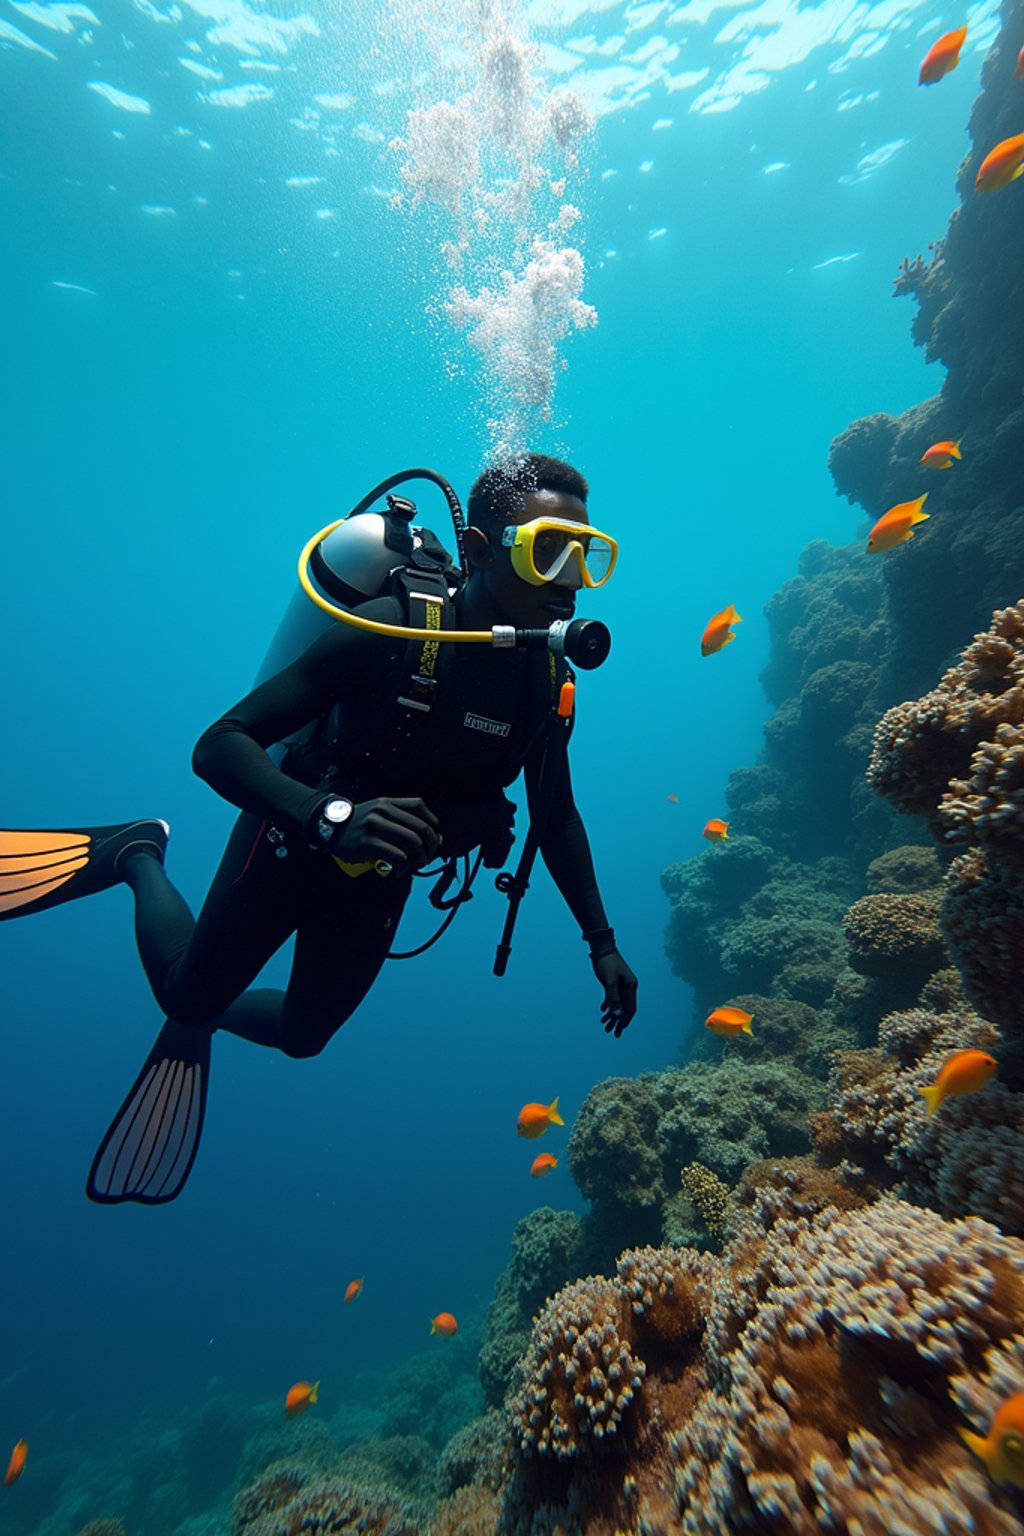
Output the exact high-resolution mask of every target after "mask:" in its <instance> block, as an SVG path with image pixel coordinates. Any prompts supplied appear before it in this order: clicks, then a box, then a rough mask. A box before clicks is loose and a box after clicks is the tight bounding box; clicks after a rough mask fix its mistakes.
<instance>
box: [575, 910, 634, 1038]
mask: <svg viewBox="0 0 1024 1536" xmlns="http://www.w3.org/2000/svg"><path fill="white" fill-rule="evenodd" d="M583 937H584V938H585V939H586V940H587V943H588V944H589V945H590V963H591V965H592V966H593V968H594V975H595V976H596V977H597V979H598V981H599V982H600V983H601V985H602V987H603V988H604V1001H603V1002H602V1004H601V1022H602V1024H603V1025H604V1030H605V1034H606V1035H607V1034H613V1035H614V1036H615V1038H616V1040H617V1039H618V1038H619V1036H620V1035H621V1034H622V1032H623V1030H624V1029H627V1028H628V1027H629V1024H630V1021H631V1020H632V1018H633V1016H634V1014H635V1013H636V989H637V979H636V977H635V976H634V975H633V972H632V971H631V970H630V968H629V966H628V965H627V964H626V962H625V960H623V958H622V956H621V955H620V954H619V952H618V950H617V949H616V948H615V934H614V931H613V930H612V929H611V928H596V929H594V930H593V931H592V932H591V933H585V934H584V935H583Z"/></svg>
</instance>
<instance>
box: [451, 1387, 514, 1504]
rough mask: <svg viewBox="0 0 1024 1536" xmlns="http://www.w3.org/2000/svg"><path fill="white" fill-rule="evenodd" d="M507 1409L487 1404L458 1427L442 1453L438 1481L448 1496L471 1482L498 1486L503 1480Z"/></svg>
mask: <svg viewBox="0 0 1024 1536" xmlns="http://www.w3.org/2000/svg"><path fill="white" fill-rule="evenodd" d="M505 1434H506V1420H505V1415H504V1412H503V1411H502V1410H501V1409H498V1408H488V1409H487V1411H486V1413H482V1414H481V1415H480V1417H479V1418H476V1419H471V1420H470V1422H469V1423H468V1424H464V1425H463V1426H462V1428H461V1429H459V1430H457V1431H456V1432H455V1434H454V1435H453V1436H452V1438H451V1439H450V1440H449V1442H448V1444H447V1445H446V1446H445V1448H444V1451H443V1452H442V1454H441V1461H440V1465H439V1467H438V1483H439V1485H440V1489H441V1493H442V1494H443V1495H444V1496H445V1497H448V1496H450V1495H451V1494H453V1493H456V1492H458V1490H459V1489H460V1488H464V1487H465V1486H466V1485H467V1484H468V1483H476V1484H478V1485H479V1486H481V1487H484V1488H489V1489H491V1490H495V1489H497V1488H499V1487H500V1486H501V1483H502V1480H503V1479H502V1469H503V1449H504V1441H505Z"/></svg>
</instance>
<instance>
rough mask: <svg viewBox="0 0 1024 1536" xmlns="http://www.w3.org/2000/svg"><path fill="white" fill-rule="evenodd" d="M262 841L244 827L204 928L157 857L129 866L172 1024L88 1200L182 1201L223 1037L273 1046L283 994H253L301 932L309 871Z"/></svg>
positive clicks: (256, 829)
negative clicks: (300, 909) (301, 901)
mask: <svg viewBox="0 0 1024 1536" xmlns="http://www.w3.org/2000/svg"><path fill="white" fill-rule="evenodd" d="M263 833H264V828H263V827H262V826H261V824H260V823H259V821H258V820H257V818H255V817H253V816H243V817H241V818H240V820H239V822H238V823H237V824H236V826H235V829H234V832H233V833H232V835H231V838H230V839H229V842H228V846H227V849H226V851H225V854H224V857H223V859H222V860H221V863H220V868H219V869H218V871H217V874H216V876H215V877H214V881H213V884H212V886H211V887H210V892H209V895H208V896H207V898H206V901H205V903H204V904H203V910H202V912H201V913H200V914H199V921H198V922H195V921H194V920H193V918H192V914H191V912H190V911H189V909H188V907H187V906H186V905H185V902H184V901H183V900H182V898H181V897H180V896H179V894H178V892H177V891H176V890H175V889H174V887H173V886H172V885H171V883H170V881H169V880H168V879H167V876H166V875H165V874H164V871H163V868H162V866H161V864H160V863H159V862H158V860H157V859H155V858H153V857H152V856H151V855H149V854H147V853H142V852H139V853H137V854H136V855H135V856H132V857H125V858H124V859H123V860H122V863H123V865H124V871H123V875H124V879H125V880H126V881H127V882H128V883H129V884H130V886H131V888H132V891H133V892H134V895H135V900H136V930H137V933H138V938H139V953H140V955H141V956H142V959H143V963H144V965H145V968H146V973H147V976H148V977H149V980H150V984H151V985H152V988H153V992H154V995H155V996H156V998H157V1000H158V1001H159V1002H160V1003H162V1004H163V1006H164V1008H165V1009H166V1011H167V1012H168V1013H169V1014H170V1015H171V1017H170V1018H168V1020H167V1022H166V1023H165V1024H164V1027H163V1029H162V1030H161V1031H160V1033H159V1035H158V1036H157V1039H156V1043H155V1045H154V1046H153V1049H152V1050H151V1051H150V1053H149V1055H148V1056H147V1057H146V1060H145V1062H144V1063H143V1066H142V1070H141V1072H140V1073H139V1075H138V1077H137V1078H136V1079H135V1082H134V1083H133V1085H132V1087H131V1089H130V1090H129V1092H128V1095H127V1097H126V1098H125V1099H124V1100H123V1102H122V1104H121V1107H120V1109H119V1110H118V1111H117V1114H116V1115H115V1116H114V1119H113V1120H112V1122H111V1124H110V1127H109V1129H108V1130H107V1133H106V1135H105V1136H104V1138H103V1140H102V1142H101V1143H100V1146H99V1150H98V1151H97V1153H96V1156H95V1158H94V1159H93V1163H92V1167H91V1169H90V1171H89V1179H88V1183H87V1185H86V1190H87V1193H88V1195H89V1198H90V1199H91V1200H95V1201H99V1202H100V1203H102V1204H122V1203H124V1202H126V1201H135V1202H139V1203H141V1204H146V1205H161V1204H164V1203H166V1202H167V1201H169V1200H174V1199H175V1198H176V1197H177V1196H178V1195H179V1194H180V1192H181V1190H182V1189H183V1188H184V1185H185V1181H186V1180H187V1178H188V1176H189V1173H190V1172H191V1169H192V1165H193V1163H194V1162H195V1158H196V1154H197V1152H198V1150H199V1140H200V1136H201V1135H202V1128H203V1117H204V1113H205V1109H206V1097H207V1090H208V1085H209V1077H210V1038H211V1036H212V1034H213V1031H214V1029H216V1028H228V1029H232V1030H234V1031H235V1032H236V1033H239V1034H244V1035H246V1036H247V1038H249V1039H252V1040H257V1041H259V1042H260V1043H263V1044H272V1043H273V1038H272V1037H273V1035H274V1033H275V1031H276V1024H277V1019H278V1016H279V1014H280V1010H281V996H282V994H281V993H279V992H255V993H253V992H249V993H246V992H245V991H244V989H245V987H246V986H247V985H248V983H249V982H250V981H251V980H252V979H253V977H254V976H255V975H256V974H257V973H258V972H259V971H260V969H261V968H262V966H263V965H264V963H265V962H266V961H267V960H268V959H269V958H270V956H271V955H272V954H273V953H274V952H275V950H277V949H278V948H280V946H281V944H283V943H284V941H285V940H286V939H287V938H288V936H289V934H290V933H291V932H292V931H293V929H294V927H295V917H294V915H292V914H293V913H294V910H295V908H294V892H295V888H296V878H297V880H298V884H299V887H300V888H301V886H302V884H303V880H302V871H301V870H296V869H295V868H294V867H293V869H292V870H291V871H289V872H288V873H286V872H285V871H284V870H283V869H282V868H281V864H282V863H284V862H285V861H283V860H276V859H267V858H264V857H263V852H264V850H267V852H268V853H269V852H270V850H269V845H268V844H267V841H266V838H265V836H264V835H263ZM298 852H299V858H297V859H296V860H295V861H294V863H295V864H298V863H299V862H300V860H301V857H302V855H303V854H304V850H299V851H298ZM239 993H243V994H244V995H243V996H241V997H239ZM236 999H237V1001H236ZM225 1010H226V1011H225Z"/></svg>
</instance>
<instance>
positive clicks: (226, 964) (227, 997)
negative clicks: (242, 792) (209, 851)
mask: <svg viewBox="0 0 1024 1536" xmlns="http://www.w3.org/2000/svg"><path fill="white" fill-rule="evenodd" d="M264 833H265V827H264V825H263V824H262V823H261V822H260V820H259V818H258V817H256V816H252V815H249V814H247V813H245V814H243V815H242V816H240V817H239V819H238V821H237V822H236V823H235V827H234V830H233V831H232V833H231V837H230V838H229V840H228V845H227V848H226V849H225V851H224V856H223V858H222V859H221V862H220V866H219V868H218V870H217V873H216V875H215V876H214V878H213V883H212V884H211V886H210V890H209V893H208V895H207V897H206V900H205V902H204V903H203V908H202V911H201V912H200V914H199V919H198V921H196V920H195V919H194V918H193V917H192V914H191V912H190V911H189V909H188V906H187V905H186V903H185V902H184V900H183V899H182V897H181V896H180V895H179V893H178V892H177V891H176V890H175V888H174V886H173V885H172V884H171V882H170V880H169V879H168V878H167V874H166V872H165V871H164V868H163V866H162V865H161V864H160V863H159V862H158V860H156V859H154V858H151V857H149V856H148V855H147V854H145V853H139V854H138V855H137V856H136V857H128V858H125V859H124V860H122V868H123V876H124V879H125V882H126V883H127V884H128V885H130V886H131V889H132V892H133V893H134V896H135V931H136V937H137V940H138V947H139V956H140V958H141V960H142V964H143V967H144V969H145V972H146V976H147V978H148V980H149V984H150V987H151V988H152V990H153V996H154V997H155V998H156V1000H157V1002H158V1003H159V1004H160V1006H161V1008H163V1010H164V1012H165V1013H167V1014H168V1015H169V1016H170V1017H171V1018H173V1019H175V1020H176V1021H177V1022H179V1023H181V1024H189V1025H207V1026H211V1027H214V1028H217V1029H228V1030H230V1031H231V1032H232V1033H233V1034H240V1035H243V1036H244V1037H245V1038H247V1039H251V1040H255V1041H256V1042H257V1043H259V1044H269V1043H271V1042H270V1039H269V1038H268V1037H269V1035H270V1034H272V1033H273V1028H274V1023H275V1019H276V1012H277V1010H278V1008H279V1006H280V999H281V994H280V993H278V992H263V991H257V992H254V993H249V994H247V995H246V997H245V999H243V998H242V996H241V994H243V993H244V992H245V989H246V987H247V986H248V985H249V983H250V982H251V981H252V980H253V979H254V978H255V977H256V976H257V975H258V974H259V972H260V971H261V970H262V969H263V966H264V965H265V964H266V962H267V961H268V960H269V959H270V957H271V956H272V955H273V954H275V953H276V951H277V950H278V949H280V947H281V945H282V944H283V943H284V942H285V940H286V939H287V938H288V937H289V935H290V934H292V933H293V932H294V931H295V927H296V923H297V919H298V912H299V910H301V905H300V906H299V907H298V908H297V906H296V902H297V900H300V896H301V889H302V883H303V875H304V873H305V871H304V869H299V868H298V867H297V866H298V865H299V864H300V863H301V864H303V865H305V864H306V862H307V860H306V857H305V850H302V849H296V850H293V852H292V853H291V855H290V856H289V857H288V858H287V859H278V858H276V857H275V856H274V850H273V849H272V848H271V847H270V845H269V844H268V842H267V840H266V837H265V835H264ZM308 857H309V859H312V857H313V856H312V855H311V854H310V855H309V856H308ZM236 999H238V1004H237V1005H236V1006H234V1007H233V1006H232V1005H233V1004H235V1003H236Z"/></svg>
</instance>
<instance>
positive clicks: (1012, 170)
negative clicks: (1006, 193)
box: [974, 133, 1024, 192]
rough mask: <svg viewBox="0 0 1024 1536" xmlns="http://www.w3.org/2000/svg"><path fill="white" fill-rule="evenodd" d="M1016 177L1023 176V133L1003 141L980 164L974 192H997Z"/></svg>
mask: <svg viewBox="0 0 1024 1536" xmlns="http://www.w3.org/2000/svg"><path fill="white" fill-rule="evenodd" d="M1018 176H1024V133H1017V134H1014V136H1013V138H1012V139H1004V140H1003V141H1002V143H1001V144H997V145H996V147H995V149H993V150H990V151H989V153H988V154H987V155H986V156H985V158H984V160H983V161H982V162H981V169H980V170H979V172H978V175H977V178H976V179H975V182H974V190H975V192H998V191H999V189H1000V187H1008V186H1009V185H1010V182H1011V181H1016V180H1017V177H1018Z"/></svg>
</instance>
